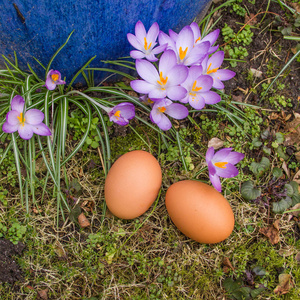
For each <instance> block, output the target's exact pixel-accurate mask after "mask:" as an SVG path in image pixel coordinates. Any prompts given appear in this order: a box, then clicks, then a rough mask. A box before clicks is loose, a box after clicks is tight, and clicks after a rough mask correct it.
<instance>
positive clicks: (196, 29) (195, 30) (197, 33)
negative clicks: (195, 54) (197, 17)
mask: <svg viewBox="0 0 300 300" xmlns="http://www.w3.org/2000/svg"><path fill="white" fill-rule="evenodd" d="M190 27H191V29H192V30H193V34H194V41H196V40H198V39H199V38H200V39H199V41H201V33H200V28H199V26H198V24H197V23H196V22H193V23H191V25H190Z"/></svg>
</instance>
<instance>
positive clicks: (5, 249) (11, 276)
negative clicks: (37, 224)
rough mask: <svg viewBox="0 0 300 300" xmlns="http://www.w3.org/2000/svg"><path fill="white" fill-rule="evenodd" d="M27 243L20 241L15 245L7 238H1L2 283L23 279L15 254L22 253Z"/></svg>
mask: <svg viewBox="0 0 300 300" xmlns="http://www.w3.org/2000/svg"><path fill="white" fill-rule="evenodd" d="M24 248H25V245H24V244H22V243H21V242H19V243H18V244H16V245H14V244H13V243H12V242H10V241H8V240H6V239H0V283H4V282H7V283H10V284H12V283H14V282H16V281H18V280H21V279H22V271H21V270H20V268H19V266H18V264H17V263H16V261H15V260H14V256H15V255H21V254H22V252H23V250H24Z"/></svg>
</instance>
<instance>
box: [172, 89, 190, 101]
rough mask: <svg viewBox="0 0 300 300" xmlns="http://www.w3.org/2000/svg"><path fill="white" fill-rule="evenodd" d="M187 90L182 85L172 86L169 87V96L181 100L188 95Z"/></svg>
mask: <svg viewBox="0 0 300 300" xmlns="http://www.w3.org/2000/svg"><path fill="white" fill-rule="evenodd" d="M186 93H187V90H186V89H185V88H184V87H182V86H171V87H169V88H168V89H167V96H168V97H169V98H170V99H171V100H174V101H177V100H178V101H180V100H181V99H183V98H184V97H185V96H186Z"/></svg>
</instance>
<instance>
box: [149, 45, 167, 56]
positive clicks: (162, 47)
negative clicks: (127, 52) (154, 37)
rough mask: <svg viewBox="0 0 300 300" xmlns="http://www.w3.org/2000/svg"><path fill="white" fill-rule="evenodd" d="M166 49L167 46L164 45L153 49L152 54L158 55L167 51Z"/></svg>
mask: <svg viewBox="0 0 300 300" xmlns="http://www.w3.org/2000/svg"><path fill="white" fill-rule="evenodd" d="M166 48H167V44H164V45H161V46H157V47H155V48H153V49H152V51H151V52H152V53H153V54H158V53H161V52H163V51H165V49H166Z"/></svg>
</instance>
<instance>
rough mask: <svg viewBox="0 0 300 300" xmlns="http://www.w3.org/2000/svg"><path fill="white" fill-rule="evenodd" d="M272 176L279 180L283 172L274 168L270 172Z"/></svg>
mask: <svg viewBox="0 0 300 300" xmlns="http://www.w3.org/2000/svg"><path fill="white" fill-rule="evenodd" d="M272 174H273V176H274V177H275V178H280V177H281V176H282V175H283V171H282V169H280V168H277V167H275V168H274V169H273V171H272Z"/></svg>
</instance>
